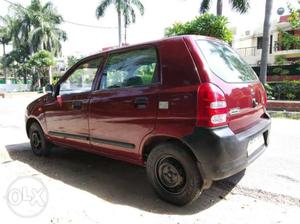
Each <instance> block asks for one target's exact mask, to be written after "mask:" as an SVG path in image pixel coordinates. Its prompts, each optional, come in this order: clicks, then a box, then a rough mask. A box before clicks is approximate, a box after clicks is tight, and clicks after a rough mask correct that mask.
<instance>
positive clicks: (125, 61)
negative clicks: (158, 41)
mask: <svg viewBox="0 0 300 224" xmlns="http://www.w3.org/2000/svg"><path fill="white" fill-rule="evenodd" d="M156 67H157V55H156V50H155V49H154V48H145V49H140V50H132V51H129V52H125V53H116V54H112V55H110V56H109V59H108V62H107V64H106V66H105V68H104V71H103V75H102V78H101V84H100V89H112V88H122V87H130V86H143V85H150V84H152V83H154V82H156V81H157V77H156V73H157V72H156V70H157V69H156Z"/></svg>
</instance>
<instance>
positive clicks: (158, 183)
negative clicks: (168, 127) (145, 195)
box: [147, 143, 203, 206]
mask: <svg viewBox="0 0 300 224" xmlns="http://www.w3.org/2000/svg"><path fill="white" fill-rule="evenodd" d="M147 174H148V178H149V180H150V182H151V184H152V186H153V188H154V190H155V191H156V192H157V194H158V195H159V196H160V197H161V198H162V199H164V200H166V201H168V202H170V203H173V204H176V205H180V206H182V205H185V204H188V203H190V202H192V201H194V200H195V199H197V198H198V197H199V195H200V193H201V188H202V185H203V181H202V178H201V175H200V173H199V170H198V167H197V164H196V161H195V159H194V158H193V156H192V155H190V153H189V152H188V151H187V150H186V149H185V148H184V147H181V146H180V145H177V144H174V143H163V144H160V145H158V146H156V147H155V148H154V149H153V150H152V151H151V153H150V155H149V156H148V159H147Z"/></svg>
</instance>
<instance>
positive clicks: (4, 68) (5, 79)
mask: <svg viewBox="0 0 300 224" xmlns="http://www.w3.org/2000/svg"><path fill="white" fill-rule="evenodd" d="M2 47H3V58H4V57H5V55H6V52H5V44H4V43H3V44H2ZM3 73H4V83H6V81H7V68H6V65H5V63H3Z"/></svg>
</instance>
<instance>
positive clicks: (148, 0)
mask: <svg viewBox="0 0 300 224" xmlns="http://www.w3.org/2000/svg"><path fill="white" fill-rule="evenodd" d="M10 1H12V2H15V3H20V4H22V5H23V6H26V5H28V4H29V3H30V0H10ZM41 1H42V2H47V0H41ZM48 1H49V0H48ZM100 1H101V0H76V1H75V0H51V2H52V3H53V4H54V6H55V7H56V8H57V10H58V12H59V13H60V14H61V15H62V16H63V18H64V20H65V21H71V22H75V23H81V24H88V25H92V26H101V27H110V29H99V28H90V27H83V26H77V25H72V24H70V23H64V24H62V25H61V28H62V29H63V30H65V31H66V32H67V35H68V40H67V41H66V42H64V43H63V49H62V50H63V54H64V55H78V56H79V55H89V54H92V53H96V52H99V51H100V50H101V49H102V48H104V47H110V46H116V45H117V44H118V30H117V28H116V27H117V14H116V12H115V8H114V7H113V6H111V7H110V8H109V9H108V11H107V12H106V13H105V16H104V17H103V18H100V19H99V20H97V18H96V16H95V10H96V7H97V6H98V5H99V3H100ZM140 1H141V2H142V3H143V5H144V7H145V14H144V16H139V15H138V16H137V21H136V23H135V24H131V25H130V27H129V28H128V42H129V44H135V43H141V42H145V41H150V40H156V39H160V38H162V37H163V36H164V30H165V28H166V27H168V26H170V25H172V24H173V23H174V22H186V21H188V20H191V19H193V18H194V17H195V16H197V15H199V6H200V2H201V1H200V0H140ZM287 1H289V2H292V3H295V2H296V0H273V11H272V13H273V16H272V20H278V18H279V16H278V15H277V14H276V11H277V9H278V8H279V7H284V8H286V2H287ZM212 2H213V4H212V5H211V12H212V13H215V11H216V5H215V3H216V0H212ZM228 2H229V0H224V3H223V15H225V16H227V17H228V18H229V21H230V24H229V26H230V27H237V29H238V30H249V29H255V28H257V27H260V26H262V25H263V21H264V7H265V0H250V6H251V8H250V10H249V11H248V12H247V13H246V14H243V15H240V14H239V13H236V12H233V11H232V10H231V8H230V6H229V4H228ZM8 6H9V4H8V3H6V2H5V1H4V0H0V15H2V16H3V15H6V14H7V13H8V11H9V7H8ZM285 12H287V10H285Z"/></svg>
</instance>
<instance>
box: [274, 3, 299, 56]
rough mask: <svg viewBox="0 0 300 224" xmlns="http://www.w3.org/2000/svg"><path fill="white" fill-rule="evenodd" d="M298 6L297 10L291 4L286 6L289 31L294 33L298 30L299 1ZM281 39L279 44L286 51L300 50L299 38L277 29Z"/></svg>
mask: <svg viewBox="0 0 300 224" xmlns="http://www.w3.org/2000/svg"><path fill="white" fill-rule="evenodd" d="M298 4H299V6H298V7H297V8H295V7H293V6H292V5H291V4H289V3H288V4H287V7H288V9H289V13H290V14H289V17H288V22H289V23H290V26H291V30H289V31H295V30H298V29H300V18H299V13H300V9H299V8H300V1H299V2H298ZM278 30H279V33H280V35H281V38H280V39H279V44H280V45H281V47H283V48H284V49H286V50H289V49H299V48H300V37H299V36H297V35H294V34H291V33H289V32H288V31H285V30H282V29H280V28H278Z"/></svg>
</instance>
